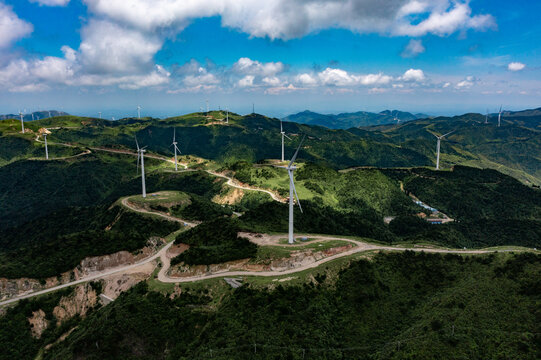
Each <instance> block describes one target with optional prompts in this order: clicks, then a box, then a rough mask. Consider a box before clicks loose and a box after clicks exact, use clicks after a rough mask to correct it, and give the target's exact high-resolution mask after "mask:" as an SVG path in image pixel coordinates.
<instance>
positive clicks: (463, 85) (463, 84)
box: [455, 76, 477, 90]
mask: <svg viewBox="0 0 541 360" xmlns="http://www.w3.org/2000/svg"><path fill="white" fill-rule="evenodd" d="M476 82H477V79H476V78H475V77H473V76H467V77H466V79H464V80H462V81H459V82H458V83H457V84H456V86H455V88H456V89H458V90H466V89H469V88H471V87H472V86H473V85H475V83H476Z"/></svg>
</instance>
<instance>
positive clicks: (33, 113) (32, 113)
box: [32, 112, 34, 121]
mask: <svg viewBox="0 0 541 360" xmlns="http://www.w3.org/2000/svg"><path fill="white" fill-rule="evenodd" d="M32 121H34V113H33V112H32Z"/></svg>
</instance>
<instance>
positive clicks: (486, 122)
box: [485, 109, 488, 124]
mask: <svg viewBox="0 0 541 360" xmlns="http://www.w3.org/2000/svg"><path fill="white" fill-rule="evenodd" d="M485 124H488V109H487V114H486V116H485Z"/></svg>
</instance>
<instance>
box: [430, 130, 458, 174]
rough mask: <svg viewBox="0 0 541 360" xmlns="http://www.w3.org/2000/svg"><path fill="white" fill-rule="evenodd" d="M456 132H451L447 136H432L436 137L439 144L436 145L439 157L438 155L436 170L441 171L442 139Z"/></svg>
mask: <svg viewBox="0 0 541 360" xmlns="http://www.w3.org/2000/svg"><path fill="white" fill-rule="evenodd" d="M453 132H455V130H453V131H451V132H448V133H447V134H444V135H440V136H438V135H435V134H432V135H434V136H435V137H436V139H438V143H437V145H436V152H437V155H436V170H439V169H440V145H441V139H443V138H444V137H446V136H447V135H449V134H451V133H453Z"/></svg>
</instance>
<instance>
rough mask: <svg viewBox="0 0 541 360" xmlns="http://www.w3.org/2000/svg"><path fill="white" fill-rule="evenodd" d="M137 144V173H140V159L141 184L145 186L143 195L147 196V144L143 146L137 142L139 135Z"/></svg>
mask: <svg viewBox="0 0 541 360" xmlns="http://www.w3.org/2000/svg"><path fill="white" fill-rule="evenodd" d="M135 145H137V173H138V174H139V161H141V186H142V188H143V197H144V198H146V197H147V188H146V184H145V151H146V150H145V149H146V146H145V147H143V148H140V147H139V143H138V142H137V137H136V138H135Z"/></svg>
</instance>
